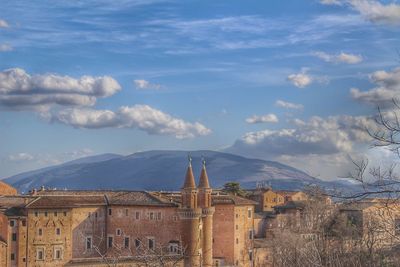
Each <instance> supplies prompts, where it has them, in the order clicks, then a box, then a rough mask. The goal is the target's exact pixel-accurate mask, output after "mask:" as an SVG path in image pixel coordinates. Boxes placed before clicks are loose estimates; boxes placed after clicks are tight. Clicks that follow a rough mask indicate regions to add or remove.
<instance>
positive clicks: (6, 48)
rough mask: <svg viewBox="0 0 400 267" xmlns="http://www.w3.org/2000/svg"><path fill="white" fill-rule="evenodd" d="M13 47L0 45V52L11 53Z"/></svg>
mask: <svg viewBox="0 0 400 267" xmlns="http://www.w3.org/2000/svg"><path fill="white" fill-rule="evenodd" d="M13 50H14V49H13V47H12V46H11V45H8V44H0V52H9V51H13Z"/></svg>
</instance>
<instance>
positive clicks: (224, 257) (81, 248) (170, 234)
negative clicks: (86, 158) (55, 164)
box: [0, 162, 255, 267]
mask: <svg viewBox="0 0 400 267" xmlns="http://www.w3.org/2000/svg"><path fill="white" fill-rule="evenodd" d="M5 188H6V189H7V194H0V267H9V266H40V267H41V266H43V267H44V266H107V265H109V264H110V263H113V265H114V264H115V266H148V265H149V264H150V265H153V266H216V265H217V266H224V265H229V266H232V265H236V266H253V257H254V256H253V231H254V230H253V229H254V205H255V202H253V201H251V200H248V199H244V198H241V197H238V196H233V195H228V194H222V193H219V192H218V193H213V191H212V189H211V187H210V183H209V179H208V176H207V171H206V166H205V163H203V167H202V170H201V174H200V178H199V183H198V186H196V183H195V179H194V175H193V171H192V166H191V162H189V166H188V168H187V171H186V176H185V179H184V186H183V188H182V190H181V191H180V192H169V193H165V192H147V191H67V190H46V189H44V188H42V189H41V190H39V191H36V190H35V191H32V192H31V194H30V195H15V194H10V192H11V193H12V190H10V187H9V186H6V187H5Z"/></svg>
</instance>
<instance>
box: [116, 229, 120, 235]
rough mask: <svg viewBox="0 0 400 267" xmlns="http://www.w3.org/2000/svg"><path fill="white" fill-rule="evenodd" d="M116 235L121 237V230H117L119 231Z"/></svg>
mask: <svg viewBox="0 0 400 267" xmlns="http://www.w3.org/2000/svg"><path fill="white" fill-rule="evenodd" d="M116 234H117V236H120V235H121V229H119V228H118V229H117V231H116Z"/></svg>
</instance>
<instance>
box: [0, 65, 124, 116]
mask: <svg viewBox="0 0 400 267" xmlns="http://www.w3.org/2000/svg"><path fill="white" fill-rule="evenodd" d="M120 89H121V87H120V85H119V84H118V82H117V81H116V80H114V79H113V78H111V77H109V76H102V77H93V76H82V77H81V78H79V79H75V78H72V77H69V76H60V75H57V74H42V75H29V74H28V73H26V72H25V70H23V69H19V68H14V69H7V70H4V71H2V72H0V105H1V106H5V107H8V108H14V109H40V108H43V107H46V106H51V105H55V104H57V105H61V106H92V105H94V104H95V103H96V100H97V98H99V97H109V96H111V95H113V94H115V93H116V92H117V91H119V90H120Z"/></svg>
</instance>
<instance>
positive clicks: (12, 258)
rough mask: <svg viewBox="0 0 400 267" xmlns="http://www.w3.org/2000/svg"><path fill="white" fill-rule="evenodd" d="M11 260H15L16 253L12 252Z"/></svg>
mask: <svg viewBox="0 0 400 267" xmlns="http://www.w3.org/2000/svg"><path fill="white" fill-rule="evenodd" d="M11 260H12V261H15V254H14V253H11Z"/></svg>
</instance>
